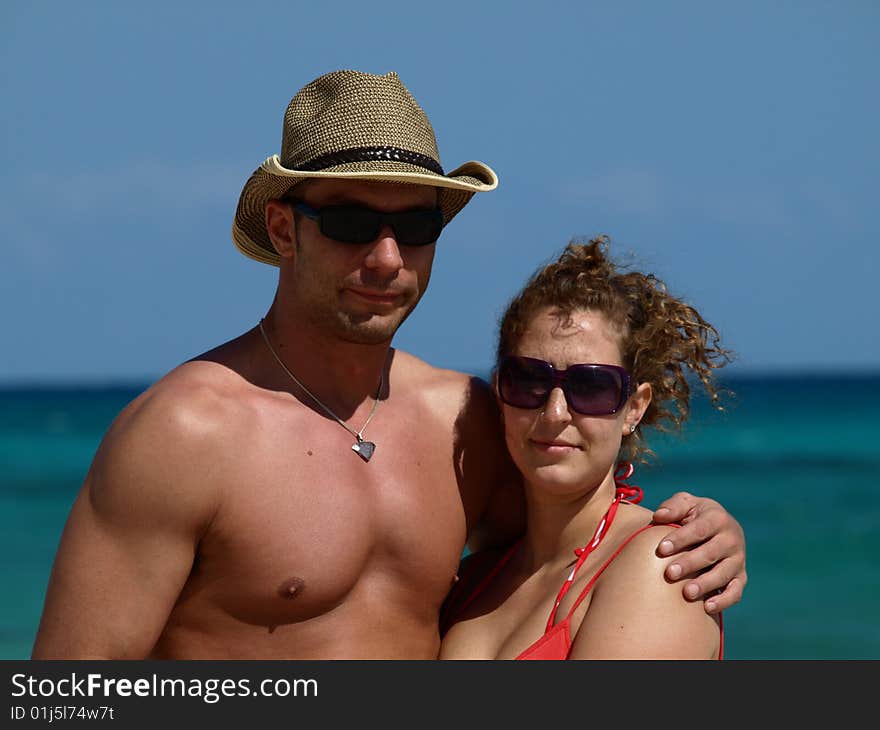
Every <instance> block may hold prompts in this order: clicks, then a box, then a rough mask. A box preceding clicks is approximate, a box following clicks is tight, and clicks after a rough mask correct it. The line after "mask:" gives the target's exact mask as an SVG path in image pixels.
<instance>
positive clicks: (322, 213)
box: [287, 200, 443, 246]
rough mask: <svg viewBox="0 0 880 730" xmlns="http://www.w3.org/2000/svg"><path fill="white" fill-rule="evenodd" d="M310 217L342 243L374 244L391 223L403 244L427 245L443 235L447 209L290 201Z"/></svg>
mask: <svg viewBox="0 0 880 730" xmlns="http://www.w3.org/2000/svg"><path fill="white" fill-rule="evenodd" d="M287 202H288V203H290V204H291V205H292V206H293V207H294V208H295V209H296V210H298V211H299V212H300V213H302V214H303V215H304V216H305V217H306V218H310V219H311V220H313V221H317V222H318V227H319V228H320V230H321V233H322V234H324V235H325V236H327V238H332V239H333V240H334V241H339V242H341V243H355V244H362V243H370V242H371V241H375V240H376V239H377V238H378V237H379V232H380V231H381V230H382V226H384V225H389V226H391V229H392V230H393V231H394V236H395V238H397V242H398V243H399V244H401V245H403V246H427V245H428V244H429V243H434V241H436V240H437V239H438V238H440V233H441V231H442V230H443V212H442V211H441V210H440V209H439V208H421V209H417V210H402V211H400V212H397V213H380V212H379V211H377V210H371V209H370V208H363V207H361V206H359V205H327V206H325V207H323V208H320V209H316V208H313V207H312V206H310V205H307V204H306V203H302V202H298V201H294V200H288V201H287Z"/></svg>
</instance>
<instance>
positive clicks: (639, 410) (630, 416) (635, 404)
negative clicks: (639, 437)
mask: <svg viewBox="0 0 880 730" xmlns="http://www.w3.org/2000/svg"><path fill="white" fill-rule="evenodd" d="M651 396H652V391H651V384H650V383H641V384H639V387H638V388H636V390H635V392H634V393H633V394H632V395H631V396H630V397H629V400H628V401H627V402H626V416H625V417H624V419H623V426H622V429H623V435H624V436H629V435H630V434H631V433H632V432H633V431H635V429H636V426H638V425H639V422H640V421H641V420H642V417H643V416H644V415H645V411H646V410H648V406H649V405H650V404H651Z"/></svg>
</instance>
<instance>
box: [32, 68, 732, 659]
mask: <svg viewBox="0 0 880 730" xmlns="http://www.w3.org/2000/svg"><path fill="white" fill-rule="evenodd" d="M496 184H497V179H496V177H495V174H494V172H492V170H491V169H489V168H488V167H486V166H485V165H483V164H482V163H478V162H470V163H467V164H465V165H463V166H462V167H460V168H458V169H457V170H455V171H453V172H451V173H449V174H445V173H444V172H443V170H442V168H441V167H440V164H439V155H438V153H437V149H436V142H435V140H434V133H433V130H432V128H431V125H430V123H429V122H428V120H427V118H426V117H425V115H424V112H423V111H422V109H421V108H420V107H419V105H418V104H417V103H416V102H415V100H414V99H413V98H412V96H411V95H410V94H409V92H408V91H407V90H406V88H405V87H404V86H403V84H402V83H401V82H400V80H399V79H398V77H397V76H396V74H393V73H391V74H387V75H386V76H372V75H368V74H363V73H358V72H354V71H339V72H335V73H331V74H328V75H326V76H323V77H321V78H319V79H316V80H315V81H314V82H312V83H311V84H309V85H307V86H306V87H304V88H303V89H302V90H301V91H300V92H299V93H298V94H297V95H296V96H295V97H294V98H293V100H292V101H291V103H290V105H289V106H288V109H287V113H286V115H285V120H284V132H283V140H282V150H281V156H280V158H279V157H278V156H273V157H270V158H269V159H268V160H266V162H264V163H263V165H262V166H261V167H260V168H259V169H258V170H257V171H256V172H255V173H254V174H253V175H252V176H251V178H250V180H249V181H248V183H247V184H246V185H245V188H244V190H243V192H242V195H241V199H240V201H239V205H238V209H237V211H236V216H235V222H234V225H233V239H234V241H235V243H236V245H237V246H238V247H239V248H240V249H241V250H242V251H243V252H244V253H245V254H247V255H248V256H251V257H252V258H255V259H257V260H259V261H264V262H267V263H271V264H275V265H278V267H279V279H278V288H277V291H276V295H275V300H274V302H273V303H272V306H271V308H270V309H269V312H268V313H267V315H266V318H265V320H262V321H260V323H259V324H258V326H256V327H254V328H253V329H252V330H250V331H249V332H246V333H245V334H243V335H242V336H240V337H238V338H237V339H235V340H232V341H231V342H227V343H226V344H224V345H221V346H220V347H218V348H216V349H215V350H212V351H210V352H208V353H206V354H204V355H202V356H200V357H198V358H196V359H194V360H192V361H190V362H187V363H184V364H183V365H181V366H180V367H178V368H176V369H175V370H173V371H172V372H171V373H169V374H168V375H166V376H165V377H164V378H162V379H161V380H160V381H158V382H157V383H156V384H154V385H153V386H152V387H151V388H150V389H149V390H147V391H146V392H145V393H143V394H142V395H141V396H139V397H138V398H137V399H135V400H134V401H133V402H132V403H131V404H129V405H128V406H127V407H126V408H125V409H124V410H123V412H122V413H121V414H120V415H119V416H118V418H117V419H116V421H115V422H114V423H113V425H112V427H111V428H110V430H109V431H108V433H107V435H106V437H105V439H104V441H103V442H102V444H101V446H100V448H99V449H98V452H97V454H96V456H95V459H94V462H93V464H92V467H91V469H90V471H89V474H88V475H87V477H86V480H85V483H84V485H83V488H82V491H81V493H80V495H79V496H78V498H77V500H76V502H75V504H74V506H73V508H72V510H71V515H70V517H69V520H68V523H67V525H66V527H65V530H64V535H63V537H62V541H61V545H60V547H59V551H58V555H57V558H56V561H55V565H54V567H53V571H52V576H51V579H50V584H49V588H48V592H47V597H46V604H45V608H44V613H43V617H42V620H41V623H40V628H39V631H38V634H37V638H36V642H35V645H34V650H33V658H35V659H36V658H141V657H152V658H229V659H249V658H263V659H275V658H299V659H332V658H349V659H358V658H364V659H368V658H378V659H391V658H402V659H429V658H436V656H437V653H438V648H439V636H438V613H439V609H440V606H441V603H442V602H443V599H444V597H445V596H446V594H447V592H448V590H449V588H450V586H451V585H452V584H453V582H454V581H455V577H456V568H457V566H458V562H459V558H460V556H461V554H462V551H463V549H464V547H465V544H466V541H469V542H468V544H469V545H470V546H471V548H472V549H476V548H477V547H479V546H480V545H481V544H489V543H491V542H495V543H498V542H503V541H505V540H509V539H511V538H512V537H513V536H515V535H516V533H517V531H518V530H520V529H521V528H522V519H523V512H522V509H521V508H522V502H521V492H520V491H518V487H519V484H518V479H517V477H516V476H515V472H514V471H513V470H512V468H511V465H510V461H509V459H508V457H507V455H506V450H505V447H504V444H503V442H502V439H501V436H500V429H499V428H498V423H497V417H498V416H497V410H496V405H495V402H494V398H493V396H492V394H491V390H490V389H489V387H488V385H487V384H486V383H484V382H482V381H480V380H479V379H477V378H474V377H470V376H468V375H465V374H462V373H458V372H452V371H447V370H439V369H437V368H434V367H431V366H430V365H428V364H427V363H425V362H422V361H421V360H419V359H417V358H415V357H413V356H412V355H409V354H407V353H404V352H401V351H399V350H396V349H394V348H392V347H391V340H392V337H393V336H394V333H395V332H396V331H397V328H398V327H399V326H400V324H401V323H402V322H403V320H404V319H405V318H406V317H407V315H408V314H409V313H410V312H411V311H412V309H413V308H414V307H415V305H416V304H417V302H418V301H419V298H420V297H421V296H422V294H423V293H424V291H425V289H426V287H427V285H428V280H429V278H430V273H431V264H432V260H433V257H434V251H435V241H436V239H437V237H438V236H439V234H440V230H441V228H442V226H443V225H445V224H447V223H448V222H449V221H450V220H451V219H452V218H453V217H454V216H455V214H456V213H458V211H460V210H461V208H462V207H463V206H464V205H465V204H466V203H467V202H468V201H469V199H470V198H471V196H473V195H474V193H476V192H482V191H488V190H492V189H493V188H494V187H495V186H496ZM666 507H667V508H668V512H667V513H666V515H665V517H663V518H662V519H664V520H665V521H670V520H673V519H678V520H685V521H688V524H687V525H686V526H685V527H683V528H682V529H679V530H671V531H670V535H669V536H668V541H669V543H670V544H669V545H665V546H664V547H668V548H669V552H676V551H678V550H680V549H681V548H683V547H687V546H688V545H691V544H694V543H700V545H699V547H698V548H697V549H695V550H691V551H689V552H686V553H683V554H682V555H681V556H680V559H679V560H678V564H679V565H680V572H681V575H682V576H688V575H690V576H692V577H693V576H697V577H696V580H691V581H690V582H689V584H690V586H691V587H692V588H693V589H694V590H695V595H693V596H692V598H697V597H700V596H703V595H707V594H711V597H710V598H709V600H710V601H712V602H714V604H715V605H714V608H715V609H716V610H719V609H722V608H725V607H727V606H729V605H730V604H732V603H735V602H736V601H737V600H739V597H740V594H741V592H742V588H743V585H744V582H745V572H744V544H743V537H742V531H741V530H740V528H739V525H738V524H737V523H736V522H735V521H734V520H733V519H732V518H731V517H730V516H729V515H727V513H726V512H724V510H722V509H721V508H720V506H718V505H717V503H715V502H712V501H711V500H695V499H694V498H693V497H691V496H690V495H684V494H681V495H677V496H676V497H674V498H673V499H671V500H669V501H668V502H667V503H666ZM713 564H715V567H713V568H712V569H711V570H710V571H708V572H702V574H700V575H697V574H699V573H701V571H704V570H705V569H706V568H707V567H709V566H711V565H713ZM678 577H679V576H676V575H670V578H672V579H676V578H678ZM721 588H725V590H724V592H723V593H721V594H720V595H716V592H717V591H716V589H721ZM709 608H710V609H711V608H713V607H711V606H710V607H709Z"/></svg>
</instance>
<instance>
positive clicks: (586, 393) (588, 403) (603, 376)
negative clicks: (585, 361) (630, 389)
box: [564, 365, 624, 416]
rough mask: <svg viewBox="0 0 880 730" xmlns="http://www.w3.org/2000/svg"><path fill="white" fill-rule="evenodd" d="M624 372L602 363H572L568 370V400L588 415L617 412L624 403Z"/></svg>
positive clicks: (566, 387) (579, 411) (576, 408)
mask: <svg viewBox="0 0 880 730" xmlns="http://www.w3.org/2000/svg"><path fill="white" fill-rule="evenodd" d="M623 389H624V383H623V375H622V372H621V371H619V370H617V369H614V368H610V367H605V366H602V365H573V366H572V367H570V368H569V369H568V371H567V373H566V378H565V385H564V390H565V397H566V400H567V401H568V404H569V405H570V406H571V407H572V409H574V410H575V411H577V412H578V413H581V414H583V415H585V416H603V415H608V414H610V413H614V412H616V411H617V409H618V408H620V406H621V405H623V403H622V402H621V401H622V395H623Z"/></svg>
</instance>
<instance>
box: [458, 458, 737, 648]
mask: <svg viewBox="0 0 880 730" xmlns="http://www.w3.org/2000/svg"><path fill="white" fill-rule="evenodd" d="M633 471H634V470H633V467H632V464H628V463H626V462H621V463H620V464H619V465H618V467H617V470H616V471H615V473H614V484H615V487H616V489H615V495H614V501H613V502H611V506H610V507H609V508H608V511H607V512H605V514H604V515H603V517H602V519H601V520H599V524H598V525H597V527H596V531H595V533H593V537H592V538H591V539H590V541H589V542H588V543H587V544H586V545H584V547H582V548H578V549H577V550H575V551H574V554H575V555H576V556H577V561H576V562H575V564H574V567H573V568H572V569H571V572H570V573H569V574H568V577H567V578H566V579H565V582H564V583H563V584H562V587H561V588H560V589H559V593H558V594H557V595H556V600H555V601H554V602H553V608H552V609H551V611H550V616H549V618H548V619H547V626H546V628H545V629H544V634H543V636H541V637H540V638H539V639H538V640H537V641H536V642H534V643H533V644H532V645H531V646H529V647H528V648H527V649H525V650H524V651H523V652H522V653H521V654H519V656H517V657H516V659H545V660H546V659H568V657H569V654H571V645H572V640H571V618H572V616H573V615H574V612H575V611H576V610H577V609H578V606H580V605H581V603H582V602H583V600H584V599H585V598H586V597H587V595H588V594H589V593H590V591H591V590H592V589H593V586H594V585H595V584H596V581H597V580H598V579H599V577H600V576H601V575H602V573H603V572H604V571H605V569H606V568H607V567H608V566H609V565H611V563H612V561H613V560H614V559H615V558H616V557H617V556H618V555H619V554H620V552H621V551H622V550H623V549H624V548H625V547H626V546H627V545H628V544H629V542H630V540H632V539H633V538H634V537H635V536H636V535H639V534H641V533H642V532H644V531H645V530H647V529H649V528H650V527H653V526H654V525H653V524H647V525H645V526H644V527H641V528H639V529H638V530H636V531H635V532H633V533H632V534H631V535H629V536H628V537H627V538H626V539H625V540H624V541H623V542H622V543H621V545H620V546H619V547H618V548H617V550H615V551H614V554H613V555H612V556H611V557H609V558H608V560H606V561H605V563H604V564H603V565H602V566H601V567H600V568H599V569H598V570H597V571H596V572H595V574H594V575H593V576H592V577H591V578H590V580H589V582H588V583H587V584H586V585H585V586H584V588H583V590H582V591H581V592H580V594H579V595H578V597H577V600H575V602H574V603H573V604H572V606H571V608H570V609H569V611H568V613H567V614H566V616H565V618H563V619H562V621H560V622H559V623H558V624H557V623H555V621H556V612H557V610H558V609H559V604H560V603H562V599H563V598H564V597H565V595H566V594H567V593H568V589H569V588H570V587H571V584H572V583H573V582H574V579H575V576H576V575H577V572H578V570H580V567H581V566H582V565H583V564H584V562H585V561H586V559H587V558H588V557H589V556H590V554H591V553H592V552H593V551H594V550H595V549H596V548H597V547H598V546H599V544H600V543H601V542H602V538H603V537H605V535H606V533H607V532H608V529H609V528H610V527H611V525H612V523H613V522H614V517H615V515H616V514H617V508H618V506H619V505H620V503H621V502H624V501H625V502H627V503H629V504H638V503H639V502H641V500H642V494H643V493H642V489H641V488H640V487H637V486H631V485H629V484H627V483H626V482H625V481H624V480H625V479H629V477H631V476H632V474H633ZM674 526H675V527H678V526H679V525H674ZM521 544H522V541H521V540H520V541H518V542H516V543H514V545H512V546H511V547H510V549H509V550H508V551H507V552H506V553H505V554H504V556H503V557H502V558H501V559H500V560H499V561H498V562H497V563H496V564H495V566H494V567H493V568H492V570H491V571H490V572H489V573H488V574H487V575H486V576H485V577H484V578H483V579H482V580H481V581H480V582H479V583H478V584H477V585H476V587H475V588H474V590H473V592H472V593H471V594H470V595H469V596H468V597H467V598H466V599H465V600H464V601H463V602H462V603H461V605H460V606H456V608H455V613H457V614H460V613H461V612H463V611H464V610H465V609H466V608H467V607H468V606H469V605H470V604H471V603H472V602H473V601H474V599H475V598H476V597H477V596H479V595H480V594H481V593H482V592H483V591H484V590H485V589H486V587H487V586H488V585H489V584H490V583H491V582H492V581H493V580H494V579H495V576H497V575H498V574H499V573H500V572H501V570H502V569H503V568H504V566H505V565H506V564H507V563H508V561H509V560H510V558H511V557H513V555H514V553H515V552H516V551H517V550H518V549H519V547H520V545H521ZM718 619H719V623H720V622H721V615H720V614H719V616H718ZM444 623H445V624H447V625H451V623H452V622H451V621H445V622H444ZM723 653H724V628H723V625H721V644H720V647H719V651H718V658H719V659H721V658H722V656H723Z"/></svg>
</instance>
